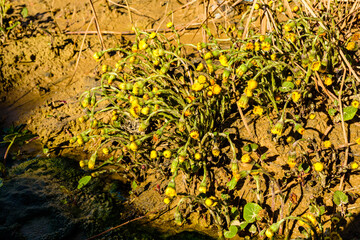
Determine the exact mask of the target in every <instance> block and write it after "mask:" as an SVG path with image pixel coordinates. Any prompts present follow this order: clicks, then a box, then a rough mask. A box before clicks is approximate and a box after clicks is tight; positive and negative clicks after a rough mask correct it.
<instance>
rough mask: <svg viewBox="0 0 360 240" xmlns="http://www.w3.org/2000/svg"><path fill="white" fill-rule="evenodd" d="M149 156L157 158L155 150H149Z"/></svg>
mask: <svg viewBox="0 0 360 240" xmlns="http://www.w3.org/2000/svg"><path fill="white" fill-rule="evenodd" d="M150 158H151V159H155V158H157V152H156V151H155V150H151V152H150Z"/></svg>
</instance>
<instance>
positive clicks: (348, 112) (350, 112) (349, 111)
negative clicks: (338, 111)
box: [343, 106, 358, 121]
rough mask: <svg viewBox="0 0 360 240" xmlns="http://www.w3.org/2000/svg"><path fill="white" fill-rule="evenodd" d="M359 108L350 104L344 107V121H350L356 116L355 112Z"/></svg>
mask: <svg viewBox="0 0 360 240" xmlns="http://www.w3.org/2000/svg"><path fill="white" fill-rule="evenodd" d="M357 110H358V109H357V108H356V107H353V106H348V107H346V108H344V109H343V112H344V121H349V120H351V119H353V118H354V117H355V114H356V112H357Z"/></svg>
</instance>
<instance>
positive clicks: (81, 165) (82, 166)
mask: <svg viewBox="0 0 360 240" xmlns="http://www.w3.org/2000/svg"><path fill="white" fill-rule="evenodd" d="M79 165H80V167H81V168H84V167H85V161H84V160H81V161H80V162H79Z"/></svg>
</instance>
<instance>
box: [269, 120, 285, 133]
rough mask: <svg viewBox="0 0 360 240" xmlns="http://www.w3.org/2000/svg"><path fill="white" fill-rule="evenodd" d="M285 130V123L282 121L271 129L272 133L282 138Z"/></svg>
mask: <svg viewBox="0 0 360 240" xmlns="http://www.w3.org/2000/svg"><path fill="white" fill-rule="evenodd" d="M283 130H284V123H283V122H282V121H278V122H277V123H276V124H275V126H273V127H272V128H271V133H272V134H276V135H278V136H281V134H282V131H283Z"/></svg>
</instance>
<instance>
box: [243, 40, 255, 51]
mask: <svg viewBox="0 0 360 240" xmlns="http://www.w3.org/2000/svg"><path fill="white" fill-rule="evenodd" d="M245 49H246V50H248V51H252V50H254V44H253V43H252V42H247V43H246V45H245Z"/></svg>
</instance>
